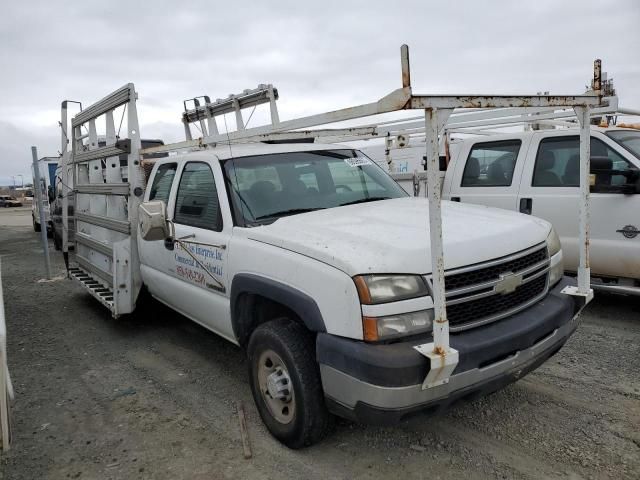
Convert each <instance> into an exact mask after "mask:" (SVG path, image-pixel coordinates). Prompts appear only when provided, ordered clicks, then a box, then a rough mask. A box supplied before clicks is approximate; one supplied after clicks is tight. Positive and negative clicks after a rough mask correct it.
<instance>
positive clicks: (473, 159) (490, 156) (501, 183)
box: [460, 139, 522, 187]
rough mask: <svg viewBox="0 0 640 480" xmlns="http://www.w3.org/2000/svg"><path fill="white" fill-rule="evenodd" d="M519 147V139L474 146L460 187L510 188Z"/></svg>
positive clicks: (520, 144)
mask: <svg viewBox="0 0 640 480" xmlns="http://www.w3.org/2000/svg"><path fill="white" fill-rule="evenodd" d="M521 146H522V141H521V140H519V139H514V140H502V141H497V142H482V143H476V144H474V145H473V147H472V148H471V151H470V152H469V155H468V156H467V161H466V163H465V166H464V171H463V172H462V180H461V182H460V186H461V187H509V186H511V184H512V182H513V173H514V171H515V168H516V161H517V159H518V153H519V152H520V147H521Z"/></svg>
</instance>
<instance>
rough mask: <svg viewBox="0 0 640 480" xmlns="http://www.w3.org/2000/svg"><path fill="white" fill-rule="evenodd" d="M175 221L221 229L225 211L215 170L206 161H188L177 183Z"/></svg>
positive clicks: (216, 229) (209, 228)
mask: <svg viewBox="0 0 640 480" xmlns="http://www.w3.org/2000/svg"><path fill="white" fill-rule="evenodd" d="M174 221H175V222H176V223H180V224H182V225H191V226H193V227H198V228H206V229H208V230H214V231H216V232H220V231H222V214H221V212H220V203H219V202H218V192H217V191H216V184H215V181H214V178H213V172H212V171H211V168H210V167H209V165H207V164H206V163H202V162H189V163H187V164H186V165H185V167H184V170H183V171H182V177H181V178H180V184H179V185H178V195H177V198H176V208H175V215H174Z"/></svg>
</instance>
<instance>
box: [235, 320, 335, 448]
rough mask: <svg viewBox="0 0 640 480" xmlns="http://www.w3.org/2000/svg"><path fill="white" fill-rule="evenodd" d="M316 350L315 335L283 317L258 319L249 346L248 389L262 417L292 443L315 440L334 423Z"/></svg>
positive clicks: (301, 444) (299, 445) (274, 432)
mask: <svg viewBox="0 0 640 480" xmlns="http://www.w3.org/2000/svg"><path fill="white" fill-rule="evenodd" d="M314 352H315V341H314V337H313V335H312V334H311V333H310V332H309V331H308V330H306V329H305V328H304V327H303V326H302V325H300V324H298V323H295V322H293V321H291V320H289V319H288V318H284V317H283V318H279V319H277V320H273V321H270V322H268V323H264V324H262V325H260V326H259V327H258V328H257V329H256V330H255V331H254V332H253V334H252V335H251V338H250V340H249V346H248V348H247V354H248V357H249V378H250V383H251V392H252V393H253V399H254V401H255V403H256V406H257V407H258V412H259V413H260V416H261V417H262V421H263V422H264V423H265V425H266V426H267V428H268V429H269V432H271V434H272V435H273V436H274V437H275V438H276V439H278V440H279V441H281V442H282V443H284V444H285V445H286V446H287V447H289V448H293V449H298V448H303V447H307V446H309V445H312V444H314V443H317V442H319V441H320V440H321V439H322V438H324V437H325V435H326V434H327V433H328V431H329V430H330V427H331V424H332V417H331V415H330V414H329V412H328V411H327V408H326V406H325V403H324V393H323V391H322V382H321V380H320V371H319V369H318V364H317V363H316V360H315V353H314Z"/></svg>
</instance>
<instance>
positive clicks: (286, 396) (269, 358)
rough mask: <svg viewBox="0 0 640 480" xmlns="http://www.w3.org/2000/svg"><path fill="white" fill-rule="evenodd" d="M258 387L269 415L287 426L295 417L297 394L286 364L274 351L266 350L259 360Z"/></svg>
mask: <svg viewBox="0 0 640 480" xmlns="http://www.w3.org/2000/svg"><path fill="white" fill-rule="evenodd" d="M258 387H259V388H260V394H261V395H262V399H263V400H264V403H265V405H266V406H267V409H268V410H269V413H270V414H271V416H272V417H273V418H275V419H276V420H277V421H278V422H280V423H282V424H284V425H286V424H288V423H291V422H292V421H293V418H294V416H295V406H296V403H295V393H294V391H293V385H292V383H291V377H290V376H289V371H288V370H287V367H286V365H285V363H284V362H283V361H282V358H280V355H278V354H277V353H276V352H274V351H273V350H265V351H264V352H262V353H261V354H260V358H258Z"/></svg>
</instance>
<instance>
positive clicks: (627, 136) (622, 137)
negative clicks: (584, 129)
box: [607, 130, 640, 158]
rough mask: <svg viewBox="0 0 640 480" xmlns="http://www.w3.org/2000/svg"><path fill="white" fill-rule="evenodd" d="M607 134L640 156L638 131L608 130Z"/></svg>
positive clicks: (639, 135) (639, 134)
mask: <svg viewBox="0 0 640 480" xmlns="http://www.w3.org/2000/svg"><path fill="white" fill-rule="evenodd" d="M607 136H608V137H609V138H612V139H613V140H615V141H616V142H617V143H619V144H620V145H622V146H623V147H624V148H625V149H626V150H628V151H630V152H631V153H633V154H634V155H635V156H636V157H637V158H640V132H639V131H634V130H610V131H608V132H607Z"/></svg>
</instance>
